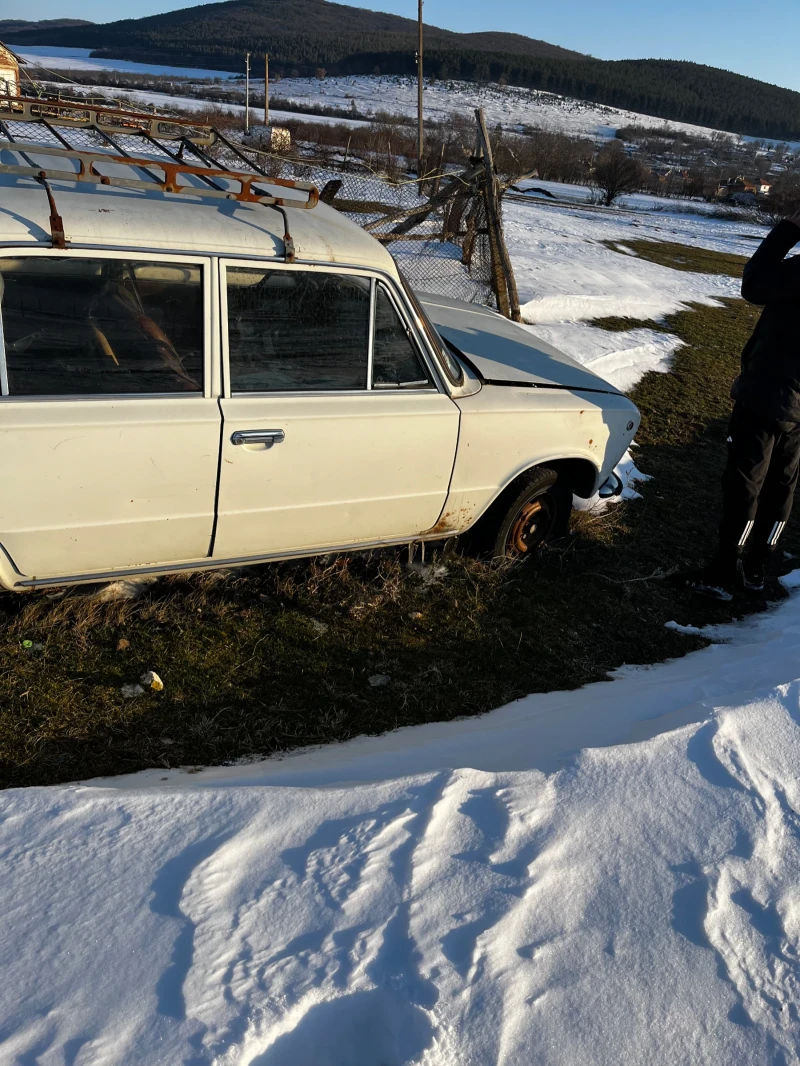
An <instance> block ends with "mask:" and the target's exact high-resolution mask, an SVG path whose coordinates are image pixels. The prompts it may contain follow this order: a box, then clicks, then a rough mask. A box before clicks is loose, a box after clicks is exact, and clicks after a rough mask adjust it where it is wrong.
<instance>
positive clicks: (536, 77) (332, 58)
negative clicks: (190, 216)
mask: <svg viewBox="0 0 800 1066" xmlns="http://www.w3.org/2000/svg"><path fill="white" fill-rule="evenodd" d="M284 7H285V9H286V10H285V15H282V14H281V11H283V9H284ZM290 8H291V9H290ZM295 9H297V10H295ZM306 9H307V17H306V18H303V11H305V10H306ZM353 12H354V13H355V14H356V15H358V23H359V24H360V25H363V26H367V27H371V28H369V29H368V30H367V31H365V32H357V31H356V30H354V29H351V28H350V27H351V26H353V25H355V22H354V21H353V19H348V18H347V17H346V15H347V13H353ZM290 16H291V17H290ZM382 20H383V21H382ZM298 24H303V25H306V26H313V31H307V32H302V33H298V32H297V30H296V26H297V25H298ZM407 24H408V25H410V24H409V23H408V20H404V19H400V20H397V19H395V18H393V17H391V16H384V15H378V14H376V13H372V12H366V11H356V9H351V8H347V7H343V6H339V5H333V4H318V3H317V4H315V3H313V2H311V0H295V2H294V3H293V5H283V6H281V7H278V6H275V5H270V7H269V11H267V8H266V7H265V8H264V12H263V13H259V11H258V10H257V9H256V7H255V6H251V5H246V4H235V3H234V4H230V3H221V4H209V5H206V6H204V7H201V8H194V9H191V8H190V9H184V10H182V11H177V12H169V13H167V14H165V15H159V16H152V17H150V18H146V19H128V20H125V21H123V22H117V23H110V24H105V25H93V26H80V27H74V28H71V29H65V30H62V31H60V40H59V43H60V44H62V45H78V46H83V47H94V48H98V49H99V51H98V54H107V55H111V56H116V57H120V58H129V59H139V60H147V61H160V62H165V61H166V62H169V63H172V64H177V65H181V64H185V65H191V66H205V67H219V68H221V69H227V70H234V71H241V70H242V69H243V57H244V52H245V51H250V52H253V53H259V52H269V53H270V57H271V69H272V70H273V71H274V72H275V73H279V74H283V75H288V76H291V75H293V74H302V75H307V76H313V75H314V74H315V72H316V71H318V70H323V69H324V70H325V71H326V73H327V74H328V75H334V74H345V75H347V74H371V73H373V71H374V70H375V69H376V68H377V69H379V70H380V71H381V73H382V74H402V75H408V74H414V73H415V70H416V60H415V49H416V41H415V39H414V36H413V35H412V34H411V33H410V32H407V31H403V32H398V31H397V30H396V29H395V28H394V27H395V26H396V25H400V26H406V25H407ZM384 26H386V27H389V28H388V29H384V28H383V27H384ZM30 36H31V35H30V34H25V33H22V34H19V35H15V36H14V37H13V38H12V43H17V41H18V40H19V43H35V40H27V38H28V37H30ZM499 36H500V37H502V35H499ZM33 37H34V38H35V37H36V34H35V33H34V34H33ZM530 44H531V46H532V50H533V51H534V52H535V51H536V49H535V48H533V46H534V45H536V44H537V42H530ZM425 69H426V73H427V74H428V75H429V76H432V77H436V78H439V79H448V78H449V79H464V80H467V81H477V82H488V81H493V82H500V83H506V84H508V85H512V86H523V87H526V88H532V89H539V90H544V91H547V92H554V93H560V94H563V95H565V96H571V97H576V98H578V99H584V100H591V101H594V102H596V103H600V104H606V105H609V106H613V107H618V108H627V109H630V110H633V111H638V112H641V113H644V114H648V115H655V116H658V117H662V118H664V119H668V120H672V121H684V122H691V123H695V124H697V125H701V126H709V127H712V128H717V129H725V130H730V131H732V132H736V133H746V134H751V135H754V136H762V137H774V138H779V139H797V138H800V93H796V92H791V91H790V90H788V89H782V88H780V87H778V86H774V85H768V84H766V83H764V82H759V81H756V80H754V79H752V78H745V77H742V76H741V75H738V74H732V73H730V72H729V71H724V70H718V69H715V68H713V67H707V66H702V65H699V64H695V63H686V62H678V61H669V60H620V61H606V60H599V59H594V58H592V57H590V56H583V57H581V56H577V57H570V58H561V57H558V56H553V55H550V54H545V55H537V54H523V53H519V54H517V53H509V52H501V51H495V50H491V49H486V48H476V47H474V45H473V44H472V42H471V40H470V35H459V34H455V33H448V32H446V31H435V30H433V28H431V30H430V35H429V39H428V42H427V47H426V56H425Z"/></svg>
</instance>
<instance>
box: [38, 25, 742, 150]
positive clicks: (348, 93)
mask: <svg viewBox="0 0 800 1066" xmlns="http://www.w3.org/2000/svg"><path fill="white" fill-rule="evenodd" d="M18 54H19V55H20V56H21V57H22V59H24V60H25V61H26V62H28V63H30V64H31V65H41V66H43V67H46V68H47V69H49V70H60V71H68V70H81V71H84V70H120V71H128V72H134V73H140V74H163V75H165V76H167V77H188V78H196V79H201V78H222V79H223V80H228V79H230V78H232V77H233V75H231V73H230V72H228V71H218V70H197V69H190V68H187V67H171V66H162V65H159V64H153V63H131V62H128V61H126V60H119V59H93V58H91V57H90V50H89V49H88V48H51V47H49V46H46V45H40V46H37V47H31V46H27V45H25V46H23V47H22V49H21V50H20V51H19V53H18ZM252 85H253V86H254V89H255V88H256V87H258V88H260V89H261V91H262V92H263V88H264V84H263V79H262V80H261V82H259V81H258V80H257V79H255V78H254V79H252ZM272 93H273V95H275V96H280V97H283V98H285V99H289V100H292V101H294V102H295V103H299V104H314V105H318V106H322V107H337V108H349V107H350V106H351V103H353V102H354V103H355V106H356V108H357V109H358V111H360V112H361V113H362V114H369V115H376V114H378V113H379V112H384V113H386V114H389V115H405V116H408V115H415V114H416V111H417V85H416V81H415V80H414V79H413V78H408V77H401V76H391V77H388V76H387V77H376V76H374V75H363V76H358V77H356V76H347V77H345V76H343V77H331V78H325V79H324V80H322V81H320V80H318V79H317V78H284V79H283V80H282V81H280V82H276V83H275V84H274V85H273V86H272ZM424 106H425V114H426V115H427V116H428V118H429V119H432V120H434V121H439V122H446V121H447V120H448V119H449V118H450V117H451V116H453V115H462V116H466V117H468V118H470V119H471V118H472V115H473V110H474V108H476V107H482V108H483V109H484V111H485V113H486V118H487V121H488V122H489V124H490V125H491V126H494V125H497V124H498V123H500V124H502V125H503V126H504V127H505V128H507V129H512V130H514V129H521V128H523V127H534V128H536V129H543V130H558V131H561V132H564V133H569V134H572V135H573V136H585V137H592V138H594V139H603V138H607V137H614V136H615V134H616V131H617V130H618V129H619V128H620V127H624V126H631V125H636V126H645V127H648V128H650V129H657V128H661V127H663V126H664V125H668V126H669V127H670V128H671V129H675V130H682V131H685V132H688V133H693V134H699V135H702V136H710V135H711V134H712V133H713V132H714V131H713V130H711V129H709V128H707V127H705V126H693V125H691V124H690V123H686V122H668V123H665V121H664V119H661V118H654V117H653V116H652V115H642V114H639V113H637V112H635V111H626V110H621V109H619V108H614V107H606V106H605V105H603V104H592V103H587V102H586V101H583V100H574V99H571V98H570V97H565V96H558V95H556V94H554V93H545V92H539V91H538V90H535V89H522V88H519V87H516V86H504V87H501V86H499V85H495V84H492V85H476V84H473V83H472V82H461V81H441V82H427V83H426V86H425V90H424ZM732 136H734V137H736V135H735V134H734V135H732Z"/></svg>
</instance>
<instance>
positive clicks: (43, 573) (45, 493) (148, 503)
mask: <svg viewBox="0 0 800 1066" xmlns="http://www.w3.org/2000/svg"><path fill="white" fill-rule="evenodd" d="M213 292H214V290H213V287H212V285H211V281H210V261H208V260H203V259H191V258H187V257H180V256H164V255H149V256H136V255H130V254H127V253H126V254H119V255H115V254H113V253H112V254H109V253H105V252H102V253H101V252H89V251H80V252H73V251H65V252H55V251H54V250H51V249H46V250H45V249H42V250H38V251H30V252H28V251H24V252H23V251H19V250H17V251H5V252H3V253H2V255H0V312H1V314H2V337H0V340H2V344H1V345H0V353H2V354H0V360H2V361H1V362H0V371H1V373H0V386H1V387H0V393H2V395H0V545H2V547H3V549H4V550H5V552H6V553H7V554H8V556H9V557H10V558H11V560H12V562H13V564H14V565H15V567H16V568H17V569H18V570H19V571H20V572H21V573H22V574H24V575H26V576H27V577H35V578H39V577H47V576H51V575H57V576H70V575H78V574H83V573H89V572H95V571H100V572H103V571H108V570H114V569H125V568H131V567H137V566H140V565H147V564H155V565H158V564H163V563H170V562H174V561H179V560H194V559H198V558H202V557H204V556H206V557H207V556H208V554H209V551H210V542H211V533H212V527H213V520H214V497H215V490H216V478H217V467H218V460H219V433H220V423H221V416H220V412H219V408H218V402H217V400H216V399H214V398H213V397H212V391H211V381H210V368H211V352H210V347H209V344H210V340H209V339H210V337H211V330H210V329H209V328H208V323H209V321H210V315H211V307H210V301H211V297H212V293H213Z"/></svg>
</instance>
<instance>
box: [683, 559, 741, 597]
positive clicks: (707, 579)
mask: <svg viewBox="0 0 800 1066" xmlns="http://www.w3.org/2000/svg"><path fill="white" fill-rule="evenodd" d="M676 577H677V578H678V583H679V584H680V586H681V587H682V588H685V589H689V591H690V592H699V593H700V595H702V596H712V597H713V598H714V599H715V600H722V602H723V603H727V602H728V601H729V600H732V599H733V590H734V588H735V586H736V566H735V565H733V566H721V565H720V564H719V563H711V564H710V565H709V566H704V567H703V569H702V570H690V571H689V572H688V573H686V574H679V575H676Z"/></svg>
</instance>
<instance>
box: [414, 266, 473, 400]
mask: <svg viewBox="0 0 800 1066" xmlns="http://www.w3.org/2000/svg"><path fill="white" fill-rule="evenodd" d="M397 272H398V274H399V275H400V280H401V281H402V283H403V288H404V289H405V293H406V296H407V297H408V298H409V300H410V301H411V304H412V306H413V308H414V310H415V311H416V313H417V316H418V317H419V319H420V321H421V322H422V325H423V327H424V329H425V332H426V334H427V336H428V340H429V341H430V342H431V344H432V345H433V347H434V349H435V351H436V354H437V355H438V356H439V360H440V362H441V363H442V366H443V367H444V369H445V372H446V373H447V376H448V378H449V379H450V381H452V383H453V384H454V385H462V384H463V383H464V371H463V369H462V367H461V364H460V363H459V361H458V359H456V353H457V351H458V349H457V348H455V346H454V345H450V344H449V342H448V341H447V340H446V339H445V338H444V337H442V335H441V334H440V333H439V332H438V330H437V329H436V327H435V326H434V324H433V323H432V322H431V320H430V319H429V318H428V316H427V314H426V313H425V308H424V307H423V306H422V304H421V303H420V301H419V299H418V297H417V294H416V293H415V292H414V290H413V289H412V288H411V286H410V285H409V283H408V280H407V279H406V278H405V277H404V276H403V273H402V271H401V270H400V269H399V267H398V271H397ZM451 349H452V350H451Z"/></svg>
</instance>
